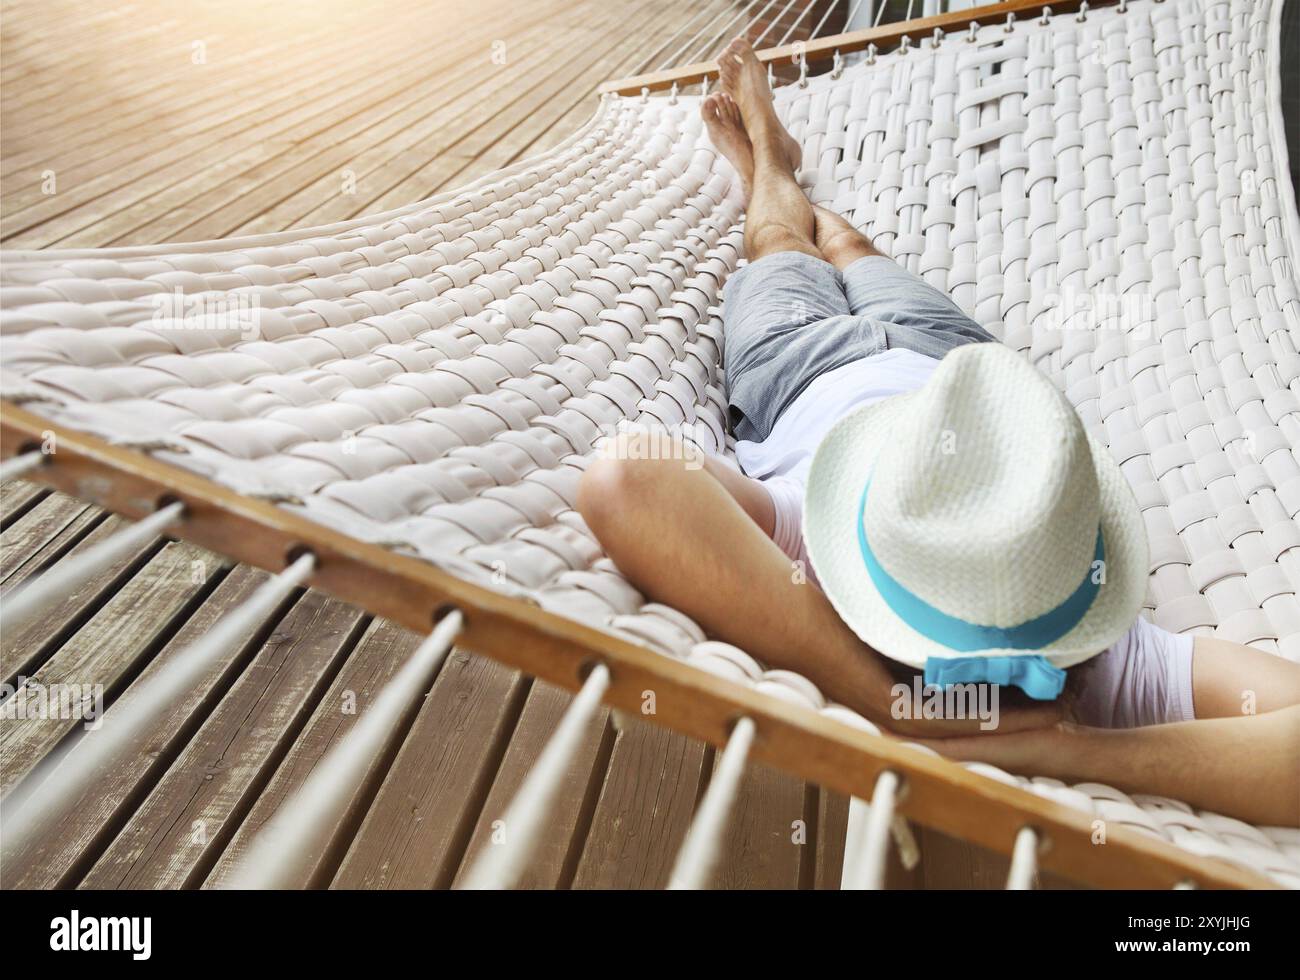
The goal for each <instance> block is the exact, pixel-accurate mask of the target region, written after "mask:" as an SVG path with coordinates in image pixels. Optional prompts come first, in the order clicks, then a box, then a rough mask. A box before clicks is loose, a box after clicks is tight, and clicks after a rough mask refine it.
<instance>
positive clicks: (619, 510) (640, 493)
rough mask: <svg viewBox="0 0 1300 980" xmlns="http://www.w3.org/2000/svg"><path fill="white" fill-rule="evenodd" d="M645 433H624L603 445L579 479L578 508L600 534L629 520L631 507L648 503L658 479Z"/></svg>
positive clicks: (588, 523)
mask: <svg viewBox="0 0 1300 980" xmlns="http://www.w3.org/2000/svg"><path fill="white" fill-rule="evenodd" d="M659 462H660V460H657V459H655V458H653V455H652V454H651V453H650V452H649V447H648V446H647V445H646V443H645V436H643V435H640V434H623V435H619V436H617V437H615V438H614V439H613V440H611V441H610V442H609V443H607V444H606V445H605V447H604V450H603V452H602V454H601V455H600V456H598V457H597V458H596V459H594V460H593V461H592V462H591V463H590V464H589V465H588V466H587V471H586V472H585V473H583V474H582V479H581V480H579V481H578V497H577V508H578V513H579V514H581V515H582V519H583V520H584V521H586V522H587V526H588V527H589V528H591V530H592V531H593V532H595V534H596V535H597V537H600V536H601V535H602V533H607V532H608V530H609V529H610V528H611V527H613V526H615V524H616V523H617V522H619V521H620V520H626V517H627V511H628V509H629V508H635V507H638V506H643V505H645V504H647V503H648V502H649V500H650V498H651V495H652V494H653V493H654V491H655V488H656V484H657V483H658V482H659V477H660V474H659V470H660V467H659V466H658V465H657V464H658V463H659Z"/></svg>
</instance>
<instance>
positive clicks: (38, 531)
mask: <svg viewBox="0 0 1300 980" xmlns="http://www.w3.org/2000/svg"><path fill="white" fill-rule="evenodd" d="M102 516H103V512H102V511H100V510H99V509H98V508H96V507H92V506H91V505H90V504H87V503H86V502H85V501H84V500H77V499H76V498H75V497H69V496H68V495H67V494H64V493H52V494H50V495H49V496H48V497H46V498H45V499H44V500H42V501H41V502H40V503H38V504H37V505H36V506H35V507H33V508H32V509H31V510H29V511H28V512H27V513H26V514H24V515H23V516H22V517H21V518H19V519H18V520H16V521H14V522H13V523H12V524H11V525H10V526H9V527H7V528H5V533H4V536H3V537H2V538H0V585H3V584H4V583H6V582H8V581H9V579H10V578H13V577H14V576H15V575H17V576H18V577H17V578H16V579H15V580H14V582H13V584H14V585H16V584H17V583H18V582H19V581H22V579H23V578H24V577H26V576H25V575H22V574H20V573H21V572H22V570H23V568H24V567H26V568H27V574H30V573H31V568H30V565H31V563H32V560H33V559H34V558H36V557H37V556H38V555H42V554H44V553H47V552H48V549H49V548H50V546H51V545H53V544H54V543H55V542H56V541H58V540H59V539H60V538H61V537H67V536H68V535H69V534H71V535H76V534H77V532H81V533H85V532H86V531H87V530H88V528H89V527H91V526H93V524H94V523H95V521H96V520H98V519H99V518H100V517H102ZM69 546H70V545H69ZM48 557H49V558H54V557H57V553H55V554H50V555H48ZM10 587H11V588H12V585H11V586H10Z"/></svg>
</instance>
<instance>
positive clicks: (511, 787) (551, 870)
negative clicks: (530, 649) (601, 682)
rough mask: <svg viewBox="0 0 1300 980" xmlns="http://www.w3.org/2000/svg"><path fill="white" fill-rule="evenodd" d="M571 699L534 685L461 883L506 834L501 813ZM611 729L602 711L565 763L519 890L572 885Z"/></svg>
mask: <svg viewBox="0 0 1300 980" xmlns="http://www.w3.org/2000/svg"><path fill="white" fill-rule="evenodd" d="M572 701H573V695H571V694H570V693H569V692H568V691H563V690H560V689H559V688H557V687H554V686H552V685H550V684H544V683H541V682H537V683H535V684H534V685H533V687H532V690H531V691H529V694H528V700H527V702H525V704H524V710H523V712H522V713H521V715H520V717H519V724H518V726H517V727H516V728H515V731H514V733H513V737H512V738H511V739H510V746H509V748H508V749H507V750H506V754H505V758H504V759H502V761H501V766H500V768H499V769H498V770H497V773H496V778H495V780H494V781H493V783H492V790H491V792H489V793H488V798H487V802H486V803H485V804H484V805H483V809H482V812H481V814H480V815H479V819H478V823H477V825H476V826H475V828H474V834H473V836H472V837H471V839H470V843H469V847H468V848H467V849H466V857H465V860H464V861H463V862H462V864H461V867H460V873H459V874H458V875H457V876H456V883H457V884H459V883H461V882H463V881H464V879H465V877H466V876H467V874H468V872H469V869H470V868H471V867H472V866H473V863H474V861H475V860H476V859H477V858H478V856H479V855H480V854H481V853H482V852H483V850H484V848H487V847H492V846H494V844H495V843H496V842H497V841H499V840H501V839H504V837H505V836H508V835H509V834H510V827H509V826H506V825H504V822H503V821H502V818H503V817H504V816H505V811H506V807H508V806H509V805H510V801H511V800H513V799H514V797H515V794H516V793H517V792H518V790H519V786H520V784H522V783H523V781H524V778H525V777H526V776H527V775H528V773H529V772H530V771H532V768H533V765H534V763H536V761H537V757H538V756H539V755H541V752H542V749H543V748H544V747H545V745H546V742H547V740H548V739H549V738H550V736H551V734H552V733H553V732H554V731H555V726H556V725H557V724H559V721H560V719H561V718H562V717H563V716H564V712H565V711H567V710H568V708H569V705H570V703H571V702H572ZM613 741H614V729H613V726H612V725H611V724H610V720H609V711H608V709H604V708H602V709H601V710H600V711H598V712H597V713H596V715H595V717H593V718H592V720H591V721H590V723H589V724H588V725H587V728H586V731H585V732H584V733H583V737H582V739H581V741H580V744H579V747H578V750H577V752H575V753H574V756H573V758H572V759H570V761H569V767H568V770H567V771H566V773H565V777H564V781H563V783H562V784H561V786H560V790H559V793H558V794H557V796H556V799H555V804H554V809H553V810H552V812H551V815H550V818H549V819H548V820H547V822H546V825H545V827H543V828H542V832H541V835H540V838H539V840H538V842H537V846H536V847H535V848H534V850H533V851H532V854H531V856H530V860H529V866H528V869H527V870H526V871H525V873H524V875H523V876H522V877H521V878H520V880H519V884H518V886H517V887H519V888H565V887H568V885H569V883H570V882H571V881H572V878H573V873H574V870H575V868H576V864H577V860H578V856H579V855H580V854H581V852H582V848H583V844H584V842H585V840H586V834H587V829H588V826H589V822H590V818H591V810H592V808H593V807H594V803H595V797H596V794H597V792H598V791H599V787H600V786H601V784H602V783H603V782H604V777H605V765H606V763H607V762H608V759H609V754H610V751H611V749H612V747H613Z"/></svg>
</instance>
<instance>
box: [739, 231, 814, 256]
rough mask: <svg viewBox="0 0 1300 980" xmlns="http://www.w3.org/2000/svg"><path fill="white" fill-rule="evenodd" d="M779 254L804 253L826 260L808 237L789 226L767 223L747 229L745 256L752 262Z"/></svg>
mask: <svg viewBox="0 0 1300 980" xmlns="http://www.w3.org/2000/svg"><path fill="white" fill-rule="evenodd" d="M777 252H803V253H804V254H805V255H811V256H812V257H813V258H816V259H824V258H825V256H823V255H822V253H821V252H820V251H819V250H818V249H817V246H815V245H814V244H813V243H812V242H810V241H809V240H808V238H807V236H805V235H802V234H800V233H799V232H798V231H797V230H795V229H793V228H791V227H789V226H787V225H783V224H779V223H776V222H766V223H764V224H763V225H761V226H759V227H757V228H752V229H746V231H745V255H746V257H747V258H749V260H750V261H751V262H752V261H754V260H755V259H761V258H762V257H763V256H764V255H774V254H775V253H777Z"/></svg>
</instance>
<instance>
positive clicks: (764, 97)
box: [718, 37, 781, 139]
mask: <svg viewBox="0 0 1300 980" xmlns="http://www.w3.org/2000/svg"><path fill="white" fill-rule="evenodd" d="M718 75H719V77H720V78H721V79H722V90H723V92H725V93H726V94H727V95H729V96H731V97H732V99H734V100H735V102H736V105H737V106H738V107H739V108H740V116H741V118H742V119H743V120H744V122H745V129H746V130H747V131H748V132H749V134H750V138H751V139H754V138H755V137H757V136H758V134H759V131H760V130H762V131H764V132H766V131H767V130H768V129H769V127H771V125H772V124H773V123H775V124H776V125H777V126H780V125H781V124H780V121H779V120H778V119H777V118H776V110H775V109H773V108H772V89H771V87H770V86H769V85H768V84H767V75H766V74H764V72H763V66H762V64H761V63H760V62H759V60H758V55H756V54H754V48H753V47H752V46H751V45H750V43H749V42H748V41H747V40H745V38H743V37H738V38H736V39H735V40H734V41H732V42H731V43H730V44H728V45H727V46H726V47H725V48H724V49H723V50H722V54H720V55H718Z"/></svg>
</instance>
